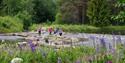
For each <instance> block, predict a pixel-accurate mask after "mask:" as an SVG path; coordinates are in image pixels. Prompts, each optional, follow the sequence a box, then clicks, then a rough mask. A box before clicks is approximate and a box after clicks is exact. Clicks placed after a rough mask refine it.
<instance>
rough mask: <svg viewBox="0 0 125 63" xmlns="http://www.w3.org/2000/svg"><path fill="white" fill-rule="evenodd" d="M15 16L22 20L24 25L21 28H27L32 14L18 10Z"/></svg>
mask: <svg viewBox="0 0 125 63" xmlns="http://www.w3.org/2000/svg"><path fill="white" fill-rule="evenodd" d="M16 17H17V18H19V19H20V20H22V23H23V25H24V26H23V29H25V30H28V27H29V26H30V25H31V23H32V16H31V15H30V14H29V13H28V12H27V11H23V12H19V13H18V14H17V15H16Z"/></svg>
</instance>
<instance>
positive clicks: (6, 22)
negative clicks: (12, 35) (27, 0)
mask: <svg viewBox="0 0 125 63" xmlns="http://www.w3.org/2000/svg"><path fill="white" fill-rule="evenodd" d="M22 30H23V25H22V23H21V21H20V19H18V18H15V17H11V16H5V17H0V33H5V32H20V31H22Z"/></svg>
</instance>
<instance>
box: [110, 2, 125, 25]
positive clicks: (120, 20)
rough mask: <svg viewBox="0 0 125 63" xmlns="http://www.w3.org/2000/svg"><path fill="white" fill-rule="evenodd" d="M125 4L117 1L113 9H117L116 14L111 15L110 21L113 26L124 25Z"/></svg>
mask: <svg viewBox="0 0 125 63" xmlns="http://www.w3.org/2000/svg"><path fill="white" fill-rule="evenodd" d="M124 6H125V2H122V0H121V1H117V3H116V4H115V7H116V8H117V9H118V12H117V14H115V15H113V16H112V17H111V19H112V20H113V24H115V25H125V8H124Z"/></svg>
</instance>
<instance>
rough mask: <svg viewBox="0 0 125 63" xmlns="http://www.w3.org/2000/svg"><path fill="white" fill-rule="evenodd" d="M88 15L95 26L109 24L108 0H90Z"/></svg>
mask: <svg viewBox="0 0 125 63" xmlns="http://www.w3.org/2000/svg"><path fill="white" fill-rule="evenodd" d="M87 16H88V17H89V21H90V24H92V25H95V26H107V25H109V24H110V21H109V18H110V9H109V8H108V2H107V0H90V1H89V3H88V10H87Z"/></svg>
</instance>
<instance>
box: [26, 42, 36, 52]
mask: <svg viewBox="0 0 125 63" xmlns="http://www.w3.org/2000/svg"><path fill="white" fill-rule="evenodd" d="M28 43H29V45H30V48H31V50H32V52H35V45H34V44H33V43H32V41H31V40H30V41H29V42H28Z"/></svg>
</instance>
